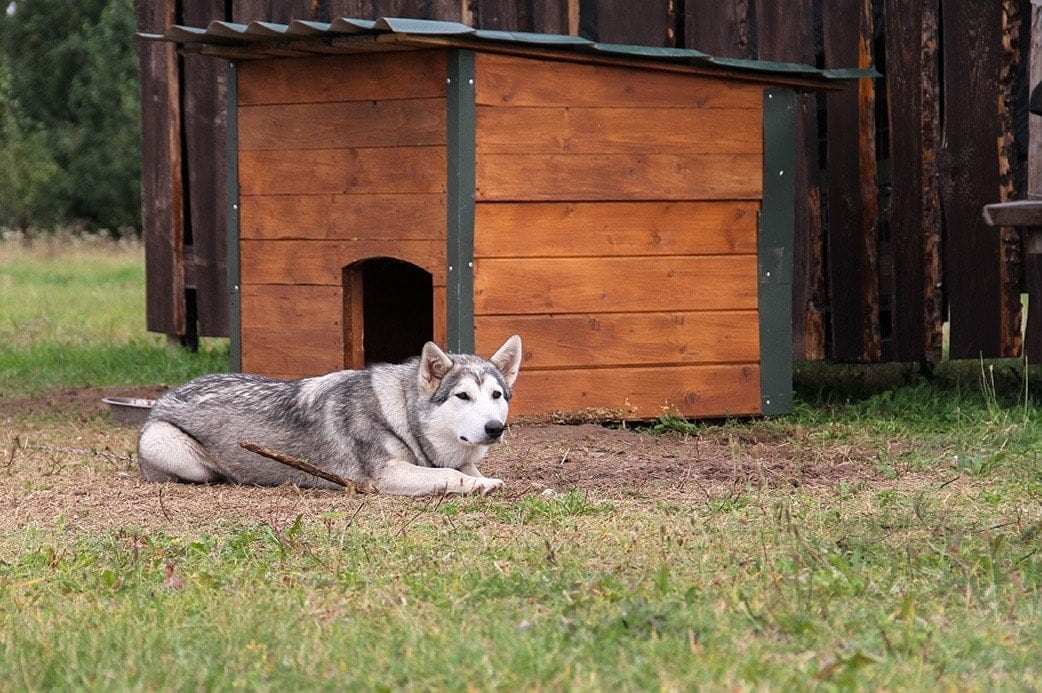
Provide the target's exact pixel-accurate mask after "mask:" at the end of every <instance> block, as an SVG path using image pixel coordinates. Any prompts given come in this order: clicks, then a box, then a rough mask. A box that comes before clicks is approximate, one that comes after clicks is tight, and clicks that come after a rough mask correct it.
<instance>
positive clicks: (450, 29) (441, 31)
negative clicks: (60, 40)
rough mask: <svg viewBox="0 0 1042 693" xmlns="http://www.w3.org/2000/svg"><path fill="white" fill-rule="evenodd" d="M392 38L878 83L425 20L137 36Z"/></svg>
mask: <svg viewBox="0 0 1042 693" xmlns="http://www.w3.org/2000/svg"><path fill="white" fill-rule="evenodd" d="M387 34H390V35H393V36H395V37H396V38H398V39H400V40H402V41H403V42H407V41H408V39H409V37H422V38H443V39H447V40H452V41H460V42H466V43H474V44H475V48H479V49H480V45H481V44H485V43H491V44H500V45H515V46H527V47H537V48H552V49H557V50H561V51H570V52H582V53H593V54H601V55H605V56H615V57H620V58H630V59H638V60H648V61H651V62H653V63H654V62H659V63H671V64H679V65H691V66H695V67H699V68H703V69H706V68H708V69H714V68H715V69H720V70H726V71H738V72H739V73H747V74H750V75H760V76H763V77H769V76H771V75H774V76H778V77H785V78H789V79H796V80H799V81H801V82H807V83H809V84H812V83H815V82H830V81H840V82H848V81H853V80H857V79H860V78H863V77H879V76H880V74H879V72H877V71H876V70H875V69H874V68H848V69H819V68H816V67H813V66H811V65H804V64H800V63H785V62H770V61H761V60H745V59H739V58H724V57H714V56H711V55H709V54H707V53H703V52H702V51H699V50H695V49H691V48H665V47H655V46H633V45H623V44H611V43H596V42H594V41H590V40H589V39H585V38H582V37H580V36H563V35H558V34H539V33H531V32H524V31H492V30H486V29H474V28H472V27H469V26H467V25H465V24H460V23H458V22H440V21H433V20H427V19H408V18H403V17H382V18H380V19H376V20H369V19H353V18H350V17H340V18H337V19H334V20H332V21H331V22H329V23H328V24H327V23H324V22H313V21H304V20H292V21H291V22H290V23H289V24H275V23H272V22H260V21H254V22H250V23H249V24H237V23H233V22H224V21H213V22H210V24H209V25H207V27H206V28H205V29H203V28H200V27H191V26H182V25H173V26H170V27H168V28H167V29H166V31H165V32H164V33H163V34H151V33H144V32H139V33H138V34H137V36H138V37H139V38H142V39H146V40H154V41H169V42H173V43H180V44H185V45H201V46H207V45H211V46H221V47H229V46H241V47H243V48H248V47H249V46H250V44H254V43H271V42H272V41H274V42H288V41H293V42H294V47H299V43H297V42H301V41H307V40H314V39H323V40H325V39H335V38H339V37H344V36H379V35H387Z"/></svg>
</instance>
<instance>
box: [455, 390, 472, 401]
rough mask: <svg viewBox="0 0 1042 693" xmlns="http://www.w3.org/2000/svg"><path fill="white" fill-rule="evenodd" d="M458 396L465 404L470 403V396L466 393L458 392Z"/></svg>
mask: <svg viewBox="0 0 1042 693" xmlns="http://www.w3.org/2000/svg"><path fill="white" fill-rule="evenodd" d="M456 396H457V397H459V398H460V399H461V400H463V401H464V402H467V401H470V395H468V394H467V393H466V392H457V393H456Z"/></svg>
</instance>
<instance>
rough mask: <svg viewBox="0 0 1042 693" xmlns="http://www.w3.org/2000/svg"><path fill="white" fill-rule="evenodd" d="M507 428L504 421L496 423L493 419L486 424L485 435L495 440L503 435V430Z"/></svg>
mask: <svg viewBox="0 0 1042 693" xmlns="http://www.w3.org/2000/svg"><path fill="white" fill-rule="evenodd" d="M505 428H506V426H504V425H503V422H502V421H496V420H495V419H493V420H492V421H489V422H488V423H487V424H485V435H487V436H488V437H489V438H492V439H493V440H494V439H496V438H498V437H499V436H501V435H503V429H505Z"/></svg>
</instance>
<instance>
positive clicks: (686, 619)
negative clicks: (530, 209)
mask: <svg viewBox="0 0 1042 693" xmlns="http://www.w3.org/2000/svg"><path fill="white" fill-rule="evenodd" d="M555 503H560V507H557V508H552V509H550V512H546V513H544V512H536V513H522V514H519V515H515V516H514V517H512V518H511V517H504V516H503V514H502V513H501V512H499V510H498V509H497V508H496V507H495V506H496V505H497V504H496V502H495V501H492V500H488V501H486V500H455V501H447V502H446V503H444V504H442V505H441V506H440V508H438V509H434V508H433V506H429V505H428V506H426V508H427V509H426V511H422V512H421V513H420V515H421V517H420V518H419V519H418V520H416V521H413V522H410V523H408V525H406V524H405V522H404V521H402V520H400V519H397V518H395V519H391V520H388V519H387V517H386V516H381V515H380V514H379V513H376V512H372V510H371V509H367V510H366V512H363V513H361V514H359V515H358V516H357V517H353V516H351V517H349V516H348V515H347V514H345V513H329V514H328V515H327V516H326V517H324V518H322V519H312V520H309V521H304V520H298V521H297V522H294V523H291V524H289V525H288V526H281V527H280V526H278V525H277V524H261V525H256V526H230V527H228V528H227V529H226V530H225V531H223V532H220V533H217V534H201V535H197V536H192V535H178V536H169V535H165V534H160V533H153V532H150V531H148V530H147V529H145V528H126V529H123V530H120V531H118V532H112V533H106V534H103V535H101V536H86V537H80V538H77V539H75V540H73V541H71V542H68V541H63V540H59V539H56V538H55V537H53V536H48V535H47V534H44V533H41V532H34V531H31V530H28V531H25V532H22V533H21V534H20V535H19V536H17V537H8V538H7V539H6V541H5V543H4V553H3V554H2V560H3V564H2V568H0V604H3V605H4V608H3V609H2V610H0V681H4V682H6V686H5V687H6V688H16V689H21V688H111V687H115V688H123V687H135V688H169V687H171V686H172V685H176V687H178V688H204V687H205V688H231V687H243V686H244V687H249V688H258V687H260V688H266V687H271V688H277V689H287V688H338V689H339V688H355V687H361V688H366V689H372V688H392V689H393V688H421V689H426V688H435V689H446V688H447V689H461V688H465V687H477V688H482V689H485V688H500V689H517V688H526V689H528V688H545V689H561V688H579V689H615V688H627V689H656V688H660V687H665V688H673V689H690V688H692V687H696V686H699V685H712V686H714V687H716V686H727V687H730V686H735V685H737V686H741V687H757V686H769V687H773V688H783V689H791V688H793V687H795V688H806V687H812V686H815V685H818V684H826V685H829V686H831V685H835V686H839V687H846V686H848V685H850V684H856V685H858V686H859V687H865V688H922V687H924V686H927V687H933V686H935V685H938V684H940V685H942V686H956V687H964V686H969V687H971V688H992V687H996V686H997V687H1006V688H1018V687H1023V686H1033V685H1036V684H1037V681H1038V680H1039V677H1040V676H1042V663H1040V662H1042V660H1040V659H1039V658H1038V654H1039V644H1038V643H1039V642H1040V641H1042V619H1040V615H1042V614H1040V613H1039V611H1040V609H1042V604H1040V602H1039V599H1038V591H1039V588H1040V586H1042V556H1040V555H1039V554H1038V553H1037V549H1038V531H1039V524H1038V521H1037V519H1034V520H1031V521H1023V520H1022V521H1021V522H1019V523H1016V522H1014V521H1013V520H1014V518H1015V515H1014V514H1013V510H1012V508H1009V507H1005V508H998V509H996V508H993V507H986V508H978V507H975V506H974V505H973V504H972V503H971V504H970V505H962V504H959V505H958V507H955V506H951V505H947V504H945V503H944V502H943V501H941V500H939V499H928V498H925V497H924V496H923V495H922V494H914V493H913V494H906V493H901V492H897V493H894V494H889V495H883V496H880V495H876V494H870V493H867V492H866V493H862V494H856V495H854V496H848V497H843V496H833V495H831V494H825V497H820V498H814V497H810V496H807V495H795V496H794V495H792V494H778V493H765V494H762V495H759V496H758V497H757V498H756V501H755V502H754V503H751V504H750V505H748V506H746V507H745V508H742V509H737V510H731V511H729V512H720V511H717V510H714V509H712V508H711V507H708V506H704V505H699V504H691V505H690V506H688V507H684V508H681V509H672V510H671V511H669V512H668V513H667V512H664V511H659V510H654V509H650V508H647V507H638V506H633V505H631V504H627V503H610V504H606V505H602V507H600V508H598V509H597V511H596V512H595V513H589V512H586V511H585V510H581V509H580V512H578V513H576V512H575V509H576V505H575V500H574V498H568V497H565V498H563V499H562V500H560V501H555V500H550V501H547V504H548V505H553V504H555ZM447 509H449V510H450V512H451V517H452V519H451V520H450V519H447V516H446V514H445V511H446V510H447ZM956 510H958V512H954V511H956ZM967 510H976V511H977V512H975V513H973V514H967V513H966V511H967ZM1006 513H1010V514H1009V515H1007V514H1006ZM167 565H171V566H173V567H174V568H173V570H174V575H175V577H179V578H180V579H181V580H183V582H184V584H183V587H175V588H168V587H165V586H164V583H165V580H166V566H167Z"/></svg>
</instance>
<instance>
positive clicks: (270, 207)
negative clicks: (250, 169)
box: [240, 193, 446, 240]
mask: <svg viewBox="0 0 1042 693" xmlns="http://www.w3.org/2000/svg"><path fill="white" fill-rule="evenodd" d="M445 218H446V217H445V195H444V194H441V193H430V194H427V193H411V194H409V193H406V194H373V195H254V196H249V197H244V198H242V201H241V211H240V227H241V232H240V234H241V237H242V238H243V239H258V240H276V239H285V240H290V239H313V240H336V239H348V240H354V239H358V240H361V239H379V240H395V239H398V240H407V239H408V240H421V239H444V238H445Z"/></svg>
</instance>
